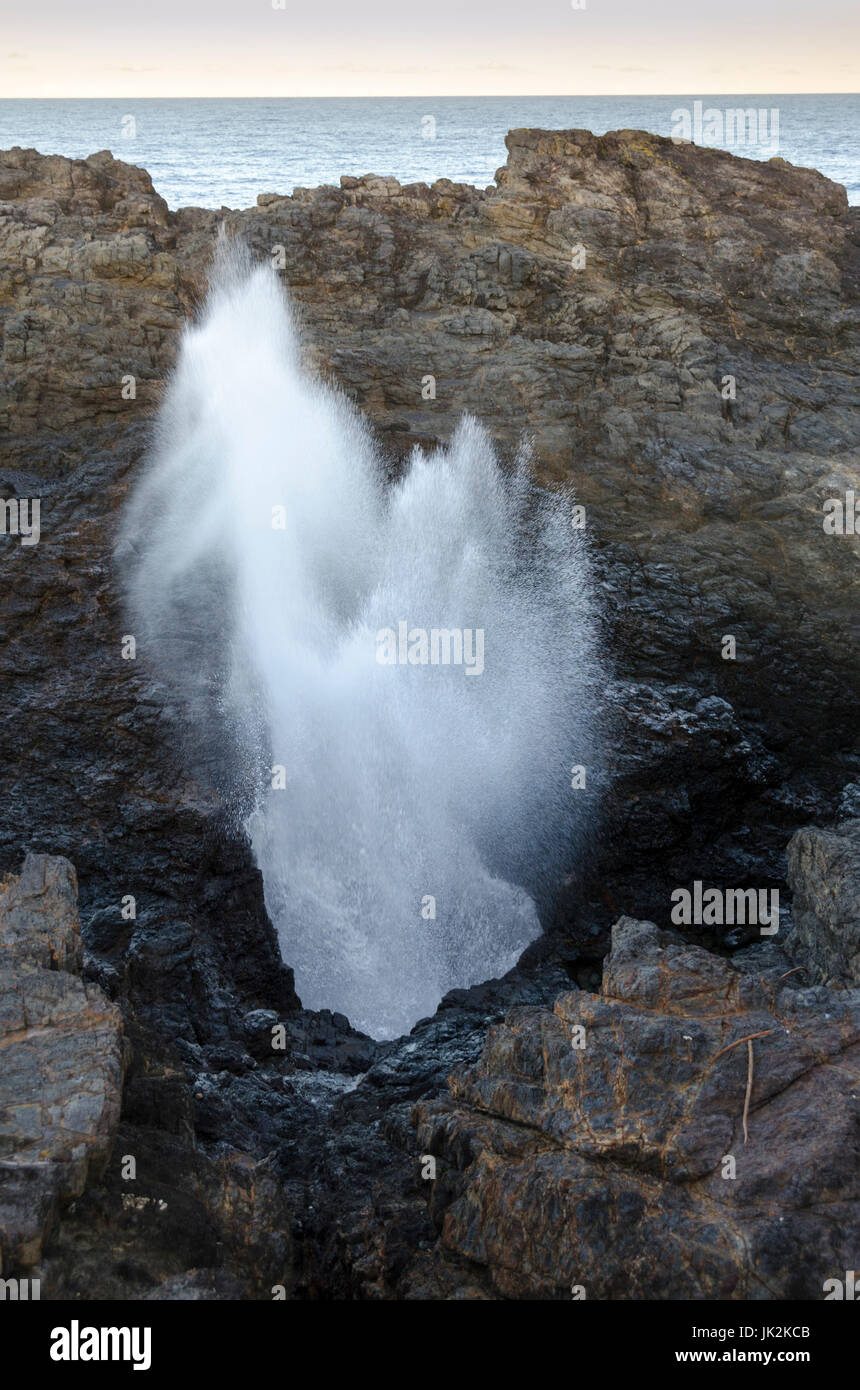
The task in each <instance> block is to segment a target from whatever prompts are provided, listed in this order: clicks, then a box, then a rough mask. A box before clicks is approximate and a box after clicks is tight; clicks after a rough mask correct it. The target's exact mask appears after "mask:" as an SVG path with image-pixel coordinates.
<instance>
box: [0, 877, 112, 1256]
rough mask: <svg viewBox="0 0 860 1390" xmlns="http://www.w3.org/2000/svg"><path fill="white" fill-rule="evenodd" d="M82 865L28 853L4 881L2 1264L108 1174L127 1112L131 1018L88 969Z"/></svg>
mask: <svg viewBox="0 0 860 1390" xmlns="http://www.w3.org/2000/svg"><path fill="white" fill-rule="evenodd" d="M76 897H77V883H76V879H75V871H74V869H73V867H72V865H71V864H70V863H69V862H68V860H66V859H61V858H53V857H51V856H49V855H28V857H27V859H26V860H25V863H24V868H23V870H22V873H21V876H20V878H18V879H17V880H12V881H11V882H10V883H7V884H6V886H5V888H4V889H3V891H2V892H0V1051H2V1057H3V1066H2V1069H0V1268H4V1269H5V1268H12V1269H14V1268H16V1267H19V1266H20V1267H28V1266H32V1265H33V1264H35V1263H36V1262H37V1261H38V1259H39V1256H40V1253H41V1247H42V1241H43V1239H44V1237H45V1236H46V1235H47V1234H48V1232H49V1231H50V1229H51V1226H52V1224H53V1221H54V1219H55V1217H56V1214H57V1211H58V1209H59V1207H60V1205H61V1204H64V1203H68V1202H69V1201H71V1200H72V1199H73V1198H74V1197H76V1196H78V1195H79V1194H80V1193H81V1192H82V1191H83V1189H84V1187H85V1185H86V1183H87V1182H88V1181H90V1180H92V1179H93V1178H97V1177H98V1176H100V1174H101V1172H102V1171H103V1169H104V1166H105V1164H106V1162H107V1159H108V1156H109V1154H110V1151H111V1148H112V1145H113V1138H114V1133H115V1130H116V1126H117V1123H118V1121H119V1113H120V1096H121V1091H122V1076H123V1064H124V1053H123V1043H122V1019H121V1015H120V1011H119V1009H118V1008H117V1007H116V1005H114V1004H112V1003H111V1002H110V1001H109V1000H108V999H107V998H106V996H105V995H104V994H103V992H102V991H101V990H100V989H99V987H98V986H97V985H93V984H84V983H83V981H82V980H81V979H80V976H79V972H80V968H81V945H80V926H79V923H78V918H77V911H76V906H75V903H76Z"/></svg>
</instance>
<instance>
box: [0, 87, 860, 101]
mask: <svg viewBox="0 0 860 1390" xmlns="http://www.w3.org/2000/svg"><path fill="white" fill-rule="evenodd" d="M693 95H694V93H693V92H692V89H688V90H686V91H681V92H446V93H439V92H386V93H384V94H376V93H374V92H362V93H353V94H352V95H348V96H334V95H332V94H331V93H319V94H314V93H307V94H305V95H301V96H299V95H288V96H285V95H278V94H276V93H269V94H266V95H263V96H257V95H254V96H249V95H229V94H226V95H220V96H211V95H210V96H182V95H180V94H178V93H175V94H172V95H170V96H143V95H131V94H129V93H128V92H102V93H99V94H98V95H95V96H85V97H84V96H62V95H55V96H0V102H2V101H409V100H413V101H462V100H463V99H464V98H468V99H470V100H472V101H498V100H507V101H604V100H605V101H620V100H625V99H629V98H633V99H639V100H641V99H642V98H646V97H648V98H652V99H653V98H658V97H682V96H685V97H689V96H693ZM695 95H697V96H699V97H717V96H751V97H752V96H757V97H777V96H779V97H852V96H860V92H854V91H845V92H842V91H840V92H821V91H808V92H807V91H803V92H799V91H795V92H756V91H752V90H750V89H747V90H746V91H739V92H729V91H725V90H723V91H713V92H704V91H699V92H698V93H697V94H695Z"/></svg>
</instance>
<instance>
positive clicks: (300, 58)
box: [0, 0, 860, 97]
mask: <svg viewBox="0 0 860 1390" xmlns="http://www.w3.org/2000/svg"><path fill="white" fill-rule="evenodd" d="M574 5H578V6H581V7H583V8H574ZM276 6H278V8H276ZM858 51H860V5H858V4H857V0H815V3H814V4H812V3H810V2H809V0H719V3H718V2H717V0H710V3H709V2H708V0H423V2H422V3H418V2H417V0H325V3H320V0H137V3H128V0H125V3H124V2H123V0H72V3H70V0H0V97H40V96H41V97H107V96H114V97H120V96H128V97H159V96H198V97H199V96H212V97H219V96H220V97H226V96H233V97H238V96H258V97H263V96H449V95H450V96H460V95H476V96H482V95H491V94H499V95H511V96H537V95H553V96H555V95H559V96H562V95H583V96H593V95H602V94H606V95H620V94H631V95H632V94H641V95H647V94H663V93H673V92H677V93H684V94H694V95H707V94H708V93H710V92H714V93H758V92H779V93H788V92H856V91H857V90H858V81H857V77H858V66H860V65H859V64H858V57H857V55H858Z"/></svg>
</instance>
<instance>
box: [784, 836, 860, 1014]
mask: <svg viewBox="0 0 860 1390" xmlns="http://www.w3.org/2000/svg"><path fill="white" fill-rule="evenodd" d="M788 881H789V884H790V885H791V889H792V891H793V893H794V902H793V904H792V917H793V919H794V932H793V934H792V936H791V939H790V946H791V950H792V953H793V955H794V958H795V960H797V961H798V962H800V963H801V964H802V965H803V966H804V967H805V968H806V970H807V972H808V978H809V979H810V980H811V981H824V982H826V983H828V984H842V985H849V986H852V985H858V986H860V820H846V821H843V822H842V824H841V825H840V826H839V828H838V829H837V830H821V829H819V828H818V827H816V826H809V827H807V828H806V829H804V830H798V832H797V834H796V835H794V836H793V838H792V840H791V843H790V845H789V847H788Z"/></svg>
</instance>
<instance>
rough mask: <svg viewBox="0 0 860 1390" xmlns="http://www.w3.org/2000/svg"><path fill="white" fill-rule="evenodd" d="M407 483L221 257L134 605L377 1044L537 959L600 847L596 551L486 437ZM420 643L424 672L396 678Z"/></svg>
mask: <svg viewBox="0 0 860 1390" xmlns="http://www.w3.org/2000/svg"><path fill="white" fill-rule="evenodd" d="M384 472H385V470H384V467H383V464H382V461H381V460H380V458H379V456H378V454H377V453H376V451H375V448H374V444H373V441H372V439H371V436H370V434H369V432H368V430H367V428H366V426H365V424H364V422H363V421H362V419H361V416H360V415H359V414H358V413H357V412H356V411H355V410H354V409H353V408H352V407H350V406H349V405H348V404H347V403H346V402H345V401H344V400H343V398H342V397H341V396H339V395H338V394H337V393H336V392H333V391H332V390H330V389H328V388H327V387H325V386H323V385H322V384H320V383H319V382H317V381H314V380H313V379H311V378H309V377H308V376H307V375H305V374H304V372H303V371H302V369H301V366H300V362H299V349H298V342H297V337H296V334H295V331H294V329H293V326H292V324H291V320H290V315H289V312H288V309H287V305H286V303H285V299H284V296H283V292H282V290H281V287H280V285H279V283H278V280H277V277H276V275H275V274H274V272H273V271H271V270H270V269H269V268H268V267H267V266H259V267H256V268H254V267H252V266H251V265H250V263H249V262H248V260H247V257H246V255H245V254H244V253H242V252H230V251H229V250H226V249H224V248H222V249H221V251H220V253H219V259H218V263H217V265H216V270H215V274H214V275H213V286H212V290H211V292H210V296H209V299H208V301H207V304H206V306H205V310H204V313H203V315H202V317H201V319H200V321H199V323H198V324H196V325H195V326H194V327H190V328H188V329H187V330H186V332H185V334H184V336H183V339H182V344H181V350H180V354H179V361H178V364H177V368H176V371H175V374H174V378H173V380H172V383H171V386H170V389H169V392H168V395H167V398H166V400H165V403H164V407H163V409H162V412H161V418H160V421H159V427H158V434H157V440H156V446H155V449H154V451H153V456H152V459H151V461H150V463H149V466H148V469H147V471H146V473H145V476H144V478H143V479H142V481H141V483H140V486H139V488H138V490H137V493H136V495H135V497H134V499H133V501H132V503H131V505H130V508H129V511H128V515H127V519H126V524H125V531H124V536H125V541H126V543H127V544H128V545H129V546H131V547H133V552H134V556H135V559H134V563H133V566H132V579H131V595H130V597H131V603H132V606H133V610H134V612H135V614H136V615H137V620H138V624H139V630H140V631H142V632H143V633H144V634H145V636H146V646H147V649H148V650H155V652H156V653H157V654H159V655H160V656H161V658H162V659H163V661H164V666H165V672H166V674H167V675H168V676H169V678H170V679H171V680H172V681H174V682H176V685H177V691H178V695H179V699H180V701H181V702H182V703H184V704H186V705H187V706H188V707H189V708H190V709H193V710H195V711H196V712H197V714H198V716H199V715H200V713H201V712H202V711H204V710H205V709H206V708H207V700H208V701H209V705H208V708H209V709H210V711H211V696H212V694H213V693H214V694H215V695H216V696H217V701H218V706H219V712H218V721H219V723H220V729H219V730H216V731H213V736H215V735H216V734H217V736H218V737H222V736H223V730H224V729H226V730H228V731H229V736H230V742H231V747H232V759H231V760H230V766H231V768H232V776H233V777H235V779H236V793H237V796H238V800H239V803H240V804H242V805H243V807H244V811H245V813H246V824H247V828H248V832H249V834H250V837H251V840H252V843H253V847H254V852H255V854H256V858H257V862H258V864H259V867H260V869H261V871H262V874H263V880H264V884H265V893H266V902H267V906H268V908H269V912H270V915H271V917H272V920H273V921H274V923H275V925H276V927H277V930H278V934H279V937H280V942H281V948H282V951H283V954H284V957H285V959H286V960H287V961H288V962H289V963H290V964H291V965H292V966H293V967H294V969H295V973H296V984H297V988H298V990H299V993H300V995H301V997H302V999H303V1002H304V1003H305V1004H306V1005H307V1006H309V1007H311V1008H320V1007H328V1008H333V1009H338V1010H340V1011H342V1012H344V1013H346V1014H347V1015H348V1016H349V1017H350V1019H351V1020H352V1022H353V1023H354V1024H356V1025H357V1026H359V1027H361V1028H365V1029H367V1030H368V1031H370V1032H372V1033H374V1034H375V1035H377V1036H391V1035H394V1034H396V1033H397V1032H399V1031H402V1030H404V1029H406V1028H408V1027H409V1026H411V1025H412V1024H413V1023H414V1022H415V1021H416V1020H417V1019H418V1018H419V1017H421V1016H422V1015H425V1014H427V1013H429V1012H431V1011H432V1010H433V1009H434V1008H435V1006H436V1004H437V1003H438V1002H439V999H440V998H441V997H442V995H443V994H445V992H446V991H447V990H449V989H451V988H454V987H458V986H460V987H462V986H466V985H469V984H473V983H475V982H477V981H480V980H483V979H486V978H488V977H491V976H494V975H499V974H501V973H503V972H504V971H506V970H508V969H509V968H510V967H511V966H512V965H514V964H515V962H516V960H517V958H518V956H519V954H520V953H521V951H522V950H523V948H524V947H525V946H526V945H527V944H528V943H529V942H530V941H532V940H534V938H535V937H536V936H537V935H538V933H539V930H540V925H539V915H538V908H537V906H536V901H538V900H540V898H541V896H542V895H545V894H546V892H547V890H548V887H549V886H550V884H551V883H553V882H554V880H555V876H556V875H557V874H559V873H560V872H561V871H562V870H563V869H565V868H569V867H570V863H571V855H572V854H573V853H574V852H575V849H576V844H577V840H578V838H581V837H582V835H583V834H584V833H585V831H586V826H585V823H584V817H583V815H582V807H583V802H582V800H581V798H583V795H584V794H583V793H582V792H578V791H575V790H572V789H571V777H570V769H571V765H572V764H573V763H580V764H585V765H589V766H592V767H594V766H595V765H596V762H597V758H598V735H597V727H598V717H597V705H596V700H597V695H596V692H597V689H598V686H599V680H600V664H599V661H598V658H597V654H596V650H597V639H596V633H595V619H594V609H593V600H592V596H591V589H590V584H589V572H588V556H587V552H586V549H585V547H584V545H583V543H582V539H581V534H580V533H579V532H577V531H576V530H575V529H573V527H572V526H571V521H570V507H569V502H568V500H567V499H565V498H562V497H557V496H556V497H553V496H550V495H548V494H546V493H541V492H540V491H539V490H538V489H536V488H535V487H534V485H533V484H532V482H531V481H530V476H529V468H528V458H527V455H526V454H525V453H523V454H522V455H521V457H520V458H519V460H518V461H517V465H516V467H515V468H513V469H511V470H504V469H502V468H501V467H500V465H499V463H498V461H497V459H496V456H495V454H494V450H493V447H492V444H491V442H490V439H489V437H488V435H487V434H486V432H485V430H484V429H483V428H482V427H481V426H480V425H479V424H478V423H477V422H476V421H475V420H474V419H470V418H465V419H464V420H463V421H462V422H461V424H460V425H459V427H458V428H457V430H456V432H455V434H454V437H453V438H452V440H451V443H450V445H449V446H448V447H447V448H445V449H440V450H438V451H436V452H433V453H430V454H425V453H422V452H421V451H420V450H418V449H416V450H415V452H414V453H413V455H412V458H411V461H410V463H409V466H408V468H407V469H406V471H405V473H404V475H403V476H402V478H401V479H400V480H399V481H398V482H396V483H394V484H391V485H389V486H386V485H385V483H384V481H383V479H384ZM402 624H406V631H407V633H408V634H409V636H410V639H412V640H411V647H412V652H413V655H414V656H415V657H416V659H415V660H414V661H410V660H408V659H407V661H406V662H405V663H400V662H396V663H395V664H384V663H383V662H382V661H380V660H379V659H378V655H379V635H380V633H381V632H383V631H385V630H386V629H393V630H394V631H395V632H398V631H400V630H401V625H402ZM434 630H435V631H436V632H437V633H438V632H440V631H444V632H446V633H448V634H452V633H455V634H461V635H462V634H464V633H465V632H466V631H468V633H469V634H471V635H472V637H474V634H476V633H477V632H478V631H480V632H481V633H482V634H483V640H484V657H483V666H484V669H483V671H482V672H481V673H480V674H478V673H477V669H476V670H475V672H474V673H473V674H472V675H471V676H467V675H466V669H465V667H464V665H463V664H457V663H456V662H455V661H453V660H452V661H451V662H450V663H449V664H447V665H446V664H442V662H441V661H439V662H438V663H437V664H431V663H430V662H429V661H427V662H426V663H425V662H422V661H421V659H420V648H421V642H420V640H418V639H419V638H420V634H421V632H424V633H427V634H430V633H432V632H433V631H434ZM189 631H190V632H191V637H190V638H189V637H188V633H189ZM416 634H417V636H416ZM201 639H202V641H203V645H202V649H201V647H200V646H199V644H200V642H201ZM470 640H471V639H470ZM195 648H196V649H195ZM195 672H197V673H200V675H199V676H195V674H194V673H195ZM207 718H209V719H210V720H211V719H212V718H213V714H212V713H211V712H210V713H209V715H208V716H207ZM273 769H274V771H273Z"/></svg>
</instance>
